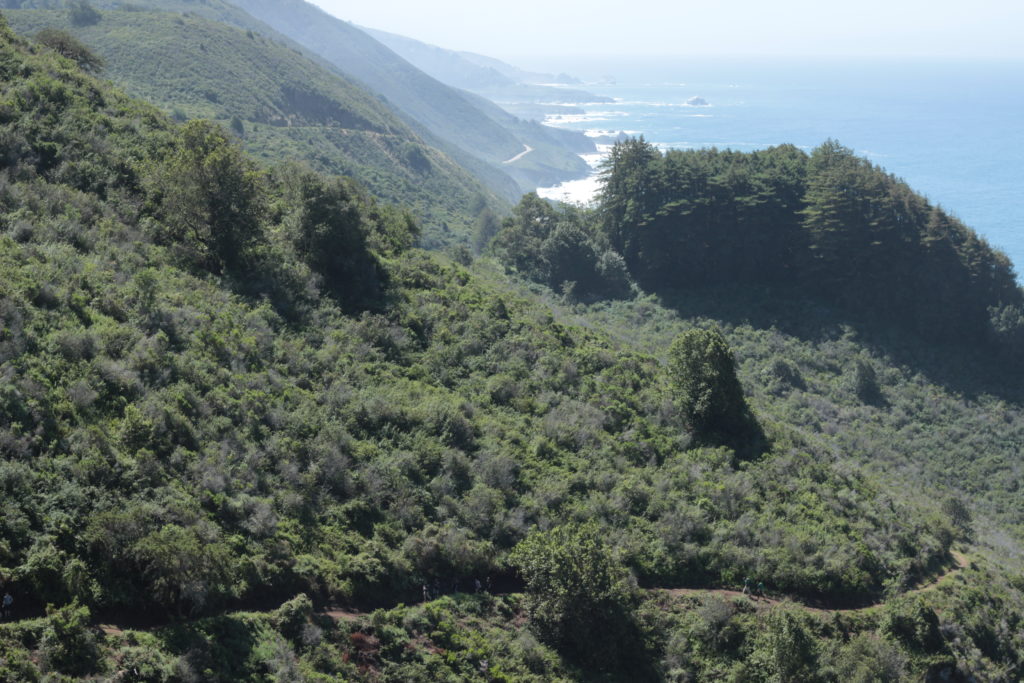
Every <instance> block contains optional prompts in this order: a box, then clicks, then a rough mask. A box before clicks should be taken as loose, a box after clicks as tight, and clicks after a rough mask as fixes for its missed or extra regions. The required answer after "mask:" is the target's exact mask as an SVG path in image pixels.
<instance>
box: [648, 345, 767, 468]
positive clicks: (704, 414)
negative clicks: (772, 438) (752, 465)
mask: <svg viewBox="0 0 1024 683" xmlns="http://www.w3.org/2000/svg"><path fill="white" fill-rule="evenodd" d="M668 359H669V373H670V381H671V383H672V388H673V390H674V393H675V399H676V401H677V403H678V404H679V407H680V410H682V413H683V417H684V419H685V420H686V424H687V426H688V427H689V429H690V430H691V431H692V432H693V435H694V438H695V439H696V440H697V442H698V443H701V444H707V445H724V446H729V447H730V448H733V449H734V450H736V451H737V452H740V453H743V454H746V455H756V454H758V453H760V452H761V451H762V450H763V449H764V433H763V432H762V431H761V427H760V425H758V424H757V420H756V419H755V418H754V416H753V414H752V413H751V412H750V408H749V407H748V406H747V401H746V399H745V398H744V397H743V388H742V387H741V386H740V382H739V380H738V379H737V378H736V368H735V360H734V358H733V355H732V350H731V349H730V348H729V345H728V343H727V342H726V341H725V338H724V337H722V333H721V332H720V331H719V330H718V329H710V330H702V329H694V330H689V331H688V332H684V333H682V334H681V335H679V336H678V337H677V338H676V340H675V341H674V342H672V348H670V349H669V352H668Z"/></svg>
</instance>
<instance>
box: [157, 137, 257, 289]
mask: <svg viewBox="0 0 1024 683" xmlns="http://www.w3.org/2000/svg"><path fill="white" fill-rule="evenodd" d="M150 182H151V184H152V187H153V193H154V195H156V196H158V197H159V200H158V202H159V205H160V212H161V214H162V216H163V217H164V219H165V220H166V223H167V225H168V228H169V229H170V232H169V234H168V235H167V239H168V240H169V241H171V242H174V243H177V244H183V245H185V248H186V249H187V250H188V251H189V252H190V253H191V254H192V255H193V256H194V257H195V258H196V259H197V261H198V262H199V264H200V265H202V266H203V267H207V268H210V269H212V270H214V271H215V272H222V271H223V270H225V269H232V268H238V267H240V266H241V265H242V264H243V263H244V261H245V260H246V257H247V256H248V254H249V253H250V252H251V251H252V249H253V247H255V246H256V244H257V243H258V242H259V240H260V221H261V220H262V218H263V213H264V206H263V204H262V194H261V187H260V184H261V182H262V176H261V173H260V172H259V171H258V170H257V168H256V166H255V164H253V163H252V162H251V161H250V160H249V159H248V158H247V157H245V156H243V154H242V150H241V149H240V148H239V147H238V146H237V145H236V144H235V143H234V142H233V141H232V140H231V139H230V138H229V137H228V136H227V134H226V133H225V132H224V130H223V129H222V128H220V127H219V126H218V125H216V124H214V123H211V122H209V121H190V122H189V123H187V124H185V125H184V126H183V127H182V129H181V132H180V134H179V136H178V139H177V140H176V141H175V146H174V149H173V151H172V152H171V154H170V155H168V157H167V158H166V160H164V162H163V163H162V164H160V165H159V167H158V169H157V170H156V172H155V173H154V175H153V178H152V180H151V181H150Z"/></svg>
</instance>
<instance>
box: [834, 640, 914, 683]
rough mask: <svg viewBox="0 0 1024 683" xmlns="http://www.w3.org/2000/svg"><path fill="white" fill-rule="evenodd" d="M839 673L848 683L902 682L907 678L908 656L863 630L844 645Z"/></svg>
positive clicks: (838, 667)
mask: <svg viewBox="0 0 1024 683" xmlns="http://www.w3.org/2000/svg"><path fill="white" fill-rule="evenodd" d="M837 659H838V661H837V663H836V667H835V669H836V676H837V678H838V680H840V681H843V682H844V683H845V682H847V681H848V682H849V683H875V682H877V681H901V680H906V678H907V658H906V656H905V655H904V654H903V653H902V652H901V651H900V650H899V648H897V647H895V646H894V645H892V644H891V643H889V642H886V641H885V640H883V639H881V638H879V637H878V636H875V635H873V634H869V633H862V634H860V635H859V636H856V637H855V638H852V639H851V640H850V642H849V643H848V644H847V645H845V646H844V647H843V648H842V650H841V652H840V653H839V656H838V658H837Z"/></svg>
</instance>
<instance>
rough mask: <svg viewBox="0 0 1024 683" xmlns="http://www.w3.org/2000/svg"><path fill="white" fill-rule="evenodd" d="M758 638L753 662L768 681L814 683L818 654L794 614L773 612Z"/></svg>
mask: <svg viewBox="0 0 1024 683" xmlns="http://www.w3.org/2000/svg"><path fill="white" fill-rule="evenodd" d="M766 621H767V624H766V628H763V629H762V630H761V631H760V633H759V634H758V637H757V642H756V644H755V647H754V651H753V652H752V653H751V657H750V658H751V661H752V662H753V663H754V664H755V666H757V668H758V669H760V671H761V672H762V673H763V674H767V676H766V679H767V680H768V681H773V682H778V683H798V682H800V681H808V680H814V679H815V676H814V672H815V671H816V669H817V652H816V648H815V642H814V638H813V637H812V635H811V634H810V633H808V631H807V628H806V626H805V625H804V623H803V619H802V618H801V617H800V616H799V615H798V614H797V613H796V612H795V611H793V610H786V609H779V608H776V609H774V610H772V611H771V612H770V613H769V615H768V619H767V620H766Z"/></svg>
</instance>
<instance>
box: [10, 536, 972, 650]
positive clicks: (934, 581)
mask: <svg viewBox="0 0 1024 683" xmlns="http://www.w3.org/2000/svg"><path fill="white" fill-rule="evenodd" d="M950 554H951V555H952V558H953V564H952V566H950V567H947V568H946V569H945V570H944V571H943V572H942V573H941V574H939V575H937V576H935V577H933V578H930V579H928V580H927V581H925V582H923V583H921V584H919V585H918V586H916V587H915V588H912V589H910V590H908V591H906V592H905V593H903V594H902V595H919V594H922V593H927V592H930V591H934V590H936V589H937V588H939V587H940V586H941V585H943V584H945V583H946V582H948V581H950V580H951V579H952V578H953V577H954V576H956V575H957V574H958V573H959V572H961V571H963V570H964V569H967V568H968V567H970V566H971V562H970V560H969V559H968V557H967V556H966V555H964V554H963V553H960V552H957V551H955V550H954V551H950ZM647 590H648V591H649V592H651V593H660V594H662V595H666V596H669V597H672V598H683V597H694V596H697V597H699V596H705V595H717V596H721V597H724V598H730V599H734V598H742V597H747V598H748V599H749V600H750V601H751V602H753V603H754V605H755V608H756V609H768V608H770V607H773V606H775V605H779V604H783V603H787V604H789V605H791V606H794V607H796V608H798V609H802V610H805V611H807V612H813V613H817V614H830V613H832V612H846V613H852V612H865V611H868V610H872V609H876V608H878V607H880V606H881V605H883V604H884V603H883V602H874V603H871V604H868V605H858V606H855V607H851V606H839V605H829V604H827V603H817V604H808V603H806V602H800V601H798V600H794V599H789V598H786V597H782V598H778V597H771V596H762V597H756V596H745V595H744V594H743V593H742V592H741V591H736V590H730V589H725V588H649V589H647ZM495 594H501V593H500V592H496V593H495ZM240 611H241V610H240ZM317 614H320V615H323V616H326V617H329V618H331V619H333V620H335V621H346V622H354V621H359V620H360V619H362V618H364V617H367V616H369V612H363V611H360V610H357V609H353V608H350V607H343V606H337V605H329V606H326V607H323V608H321V609H320V610H318V611H317ZM26 618H32V617H26ZM36 618H37V617H36ZM15 621H16V622H17V621H21V620H19V619H15ZM0 623H10V622H0ZM170 623H173V622H172V621H168V622H167V623H165V624H153V625H151V626H148V627H144V628H142V629H141V630H151V629H155V628H161V627H163V626H167V625H168V624H170ZM96 627H97V628H99V629H100V630H101V631H103V633H104V634H106V635H109V636H118V635H121V634H122V633H124V631H126V630H140V629H139V628H137V627H131V626H126V625H123V624H114V623H98V624H96Z"/></svg>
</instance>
